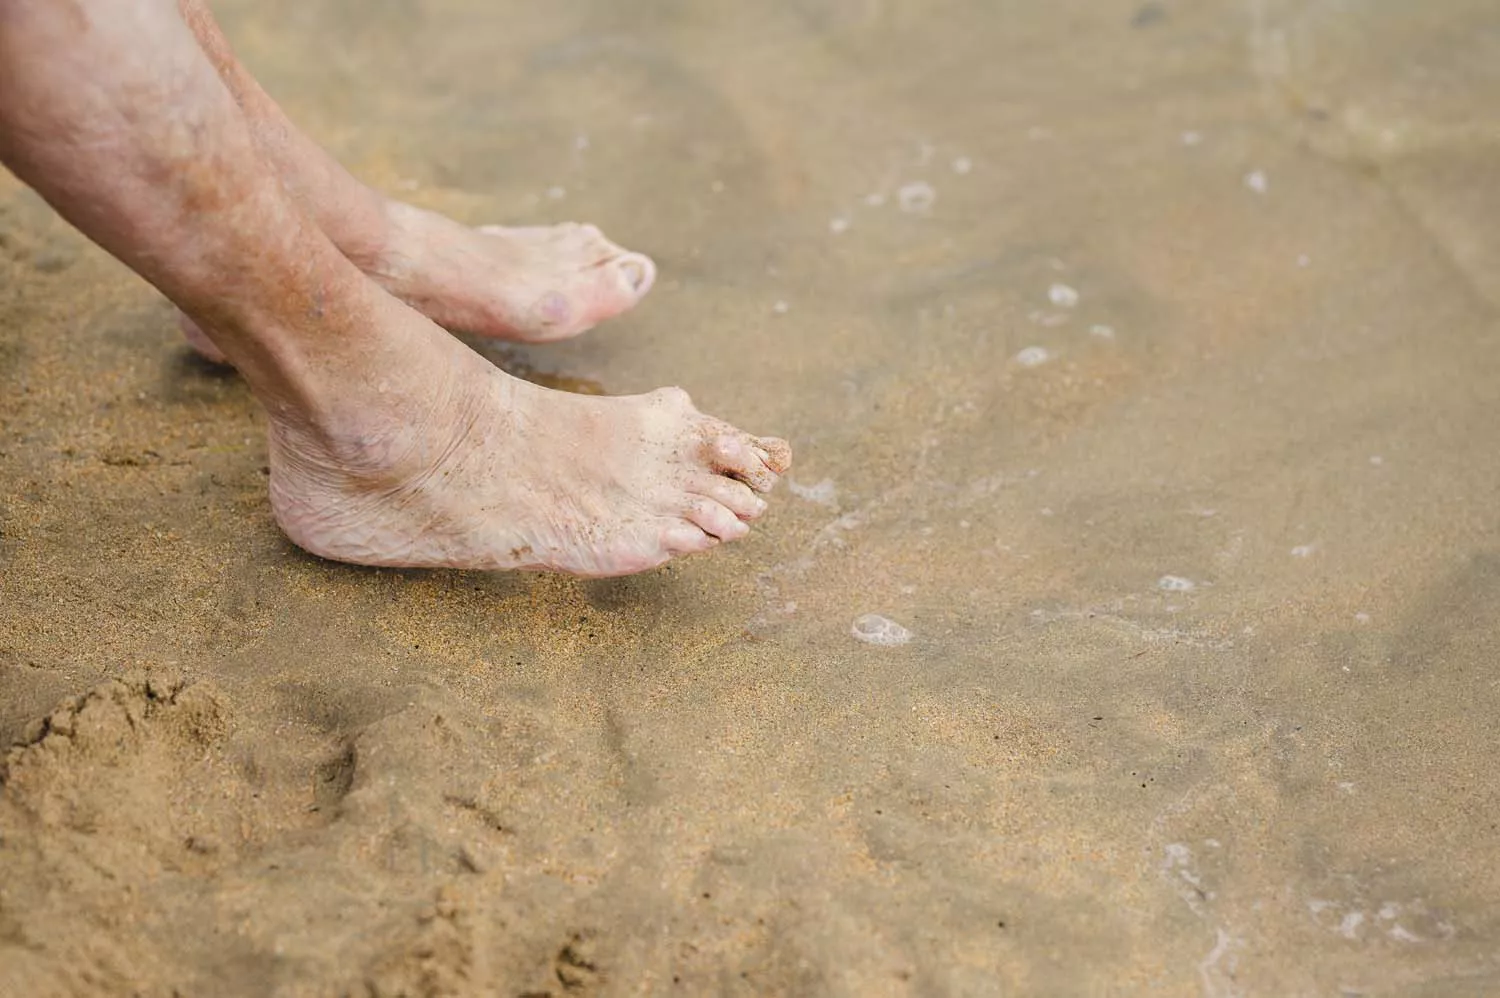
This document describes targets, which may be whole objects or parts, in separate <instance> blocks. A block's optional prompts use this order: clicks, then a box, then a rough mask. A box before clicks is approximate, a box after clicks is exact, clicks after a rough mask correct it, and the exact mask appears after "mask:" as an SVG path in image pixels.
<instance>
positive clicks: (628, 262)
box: [614, 253, 656, 298]
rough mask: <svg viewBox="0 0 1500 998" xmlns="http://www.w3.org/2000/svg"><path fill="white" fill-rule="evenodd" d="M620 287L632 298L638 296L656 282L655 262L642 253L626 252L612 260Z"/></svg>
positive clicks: (643, 293)
mask: <svg viewBox="0 0 1500 998" xmlns="http://www.w3.org/2000/svg"><path fill="white" fill-rule="evenodd" d="M614 271H615V274H616V276H617V279H618V280H619V283H620V287H621V288H623V289H624V290H625V292H626V293H627V294H629V295H630V296H631V297H633V298H640V297H642V296H643V295H645V294H646V292H648V291H650V290H651V286H652V285H654V284H655V283H656V264H655V262H653V261H652V259H651V258H650V257H649V256H647V255H646V254H644V253H626V254H624V255H623V256H621V257H619V258H617V259H616V260H615V261H614Z"/></svg>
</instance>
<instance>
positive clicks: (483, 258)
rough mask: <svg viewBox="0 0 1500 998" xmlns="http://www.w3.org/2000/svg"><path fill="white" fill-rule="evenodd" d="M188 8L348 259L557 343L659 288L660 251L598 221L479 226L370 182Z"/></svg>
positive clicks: (276, 161)
mask: <svg viewBox="0 0 1500 998" xmlns="http://www.w3.org/2000/svg"><path fill="white" fill-rule="evenodd" d="M179 7H180V9H181V11H182V15H183V19H184V20H185V21H186V22H187V24H188V26H189V27H190V28H191V29H192V31H193V33H194V35H195V36H196V37H197V39H198V43H199V45H200V46H201V47H202V48H203V51H204V53H205V54H206V55H207V56H208V57H209V59H210V61H211V62H212V63H213V64H214V67H215V68H216V69H217V70H218V72H219V75H220V77H221V78H222V79H223V80H224V83H225V85H226V86H228V88H229V90H230V92H231V93H232V94H233V95H234V97H235V100H236V101H237V102H238V103H239V105H240V107H241V109H242V110H243V111H244V114H245V117H246V119H247V120H248V121H249V122H250V126H251V130H252V134H253V135H254V137H255V141H256V145H257V146H258V148H259V149H260V151H261V154H262V155H263V156H264V157H265V158H266V159H267V160H268V161H269V162H270V163H271V164H272V166H273V167H274V169H275V170H276V172H277V174H278V175H279V176H280V177H281V179H282V183H283V184H284V186H285V187H286V188H287V190H288V191H289V192H290V193H291V194H292V196H293V197H295V198H297V199H298V201H299V202H300V203H301V204H302V205H303V207H304V208H305V209H306V210H307V212H308V213H309V214H310V215H311V216H312V217H313V219H314V220H315V221H316V222H317V224H318V225H319V226H320V227H321V228H322V229H323V231H324V232H326V233H327V234H328V236H329V238H330V239H332V240H333V242H334V244H335V245H337V246H338V247H339V249H340V250H342V251H343V253H344V255H345V256H347V257H349V259H350V260H352V261H353V262H354V263H355V264H356V265H357V266H358V267H359V268H360V269H361V270H363V271H365V273H367V274H369V275H370V276H372V277H374V278H375V279H376V280H377V281H379V282H380V283H381V284H382V285H383V286H384V287H385V288H386V289H387V290H388V291H390V292H391V293H392V294H394V295H396V296H397V297H398V298H401V299H402V300H403V301H406V302H407V303H409V304H411V305H413V306H414V307H416V308H418V309H419V310H420V311H422V312H423V314H425V315H427V316H429V317H430V318H432V319H434V320H435V321H437V322H438V323H439V324H441V325H444V326H446V327H448V328H450V329H461V330H463V331H466V332H474V333H479V334H481V335H488V336H496V337H500V338H504V339H514V340H525V341H529V342H541V341H547V340H556V339H562V338H565V337H568V336H573V335H576V334H577V333H580V332H583V331H584V330H586V329H588V328H590V327H592V326H593V325H594V324H595V323H597V322H600V321H602V320H603V319H606V318H609V317H610V316H613V315H616V314H618V313H620V312H622V311H625V310H626V309H628V308H630V307H631V306H633V305H634V304H635V303H636V302H637V301H638V300H639V299H640V298H641V297H642V296H643V295H644V294H645V293H646V292H647V291H649V290H650V287H651V284H652V282H653V281H654V279H655V267H654V265H653V264H652V263H651V261H650V259H649V258H647V257H645V256H642V255H641V254H639V253H627V252H626V251H625V250H623V249H621V248H620V247H619V246H616V245H615V244H614V243H611V242H609V241H608V240H607V239H605V238H604V237H603V235H602V234H601V233H600V232H599V230H598V229H595V228H594V227H593V226H585V225H573V224H563V225H558V226H539V227H527V228H504V227H500V226H485V227H483V228H481V229H477V230H476V229H470V228H468V227H467V226H462V225H459V224H458V223H456V222H453V221H451V220H450V219H447V218H444V217H443V216H441V215H437V214H435V213H433V212H428V211H423V210H421V209H418V208H414V207H412V206H410V205H406V204H402V203H400V202H397V201H392V200H389V199H387V198H386V197H384V196H383V195H381V194H378V193H377V192H375V191H373V190H371V189H370V188H369V187H367V186H366V185H364V184H362V183H360V182H359V181H358V180H356V179H355V178H354V177H353V176H352V175H351V174H350V173H349V172H348V171H347V170H345V169H344V168H343V167H342V166H341V165H340V164H339V163H338V161H337V160H335V159H334V158H333V157H332V156H330V155H328V153H327V152H325V151H324V150H323V149H322V148H321V147H319V146H318V144H317V143H315V142H313V141H312V140H311V139H309V138H308V137H307V136H306V135H304V134H303V133H302V132H301V131H299V130H298V129H297V127H296V126H295V125H293V124H292V122H291V121H290V120H289V119H288V118H287V116H286V115H285V113H284V112H283V111H282V110H281V108H280V107H279V106H278V105H277V104H276V102H275V101H274V100H273V99H272V98H271V96H270V95H269V94H267V93H266V92H265V90H264V89H263V88H262V87H261V86H260V84H259V83H258V82H257V81H256V79H255V77H254V76H252V75H251V74H250V72H249V70H247V69H246V68H245V67H244V65H243V64H242V63H240V61H239V60H238V59H237V58H236V57H235V55H234V52H233V50H232V49H231V48H230V46H229V42H228V40H227V39H226V38H225V37H224V34H223V32H222V31H221V30H220V29H219V26H218V24H217V22H215V20H214V18H213V15H212V14H211V13H210V12H209V10H208V7H207V6H206V4H205V3H204V0H179Z"/></svg>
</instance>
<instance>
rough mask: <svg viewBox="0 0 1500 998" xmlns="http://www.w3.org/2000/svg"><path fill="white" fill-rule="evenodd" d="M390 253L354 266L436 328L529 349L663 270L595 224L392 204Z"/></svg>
mask: <svg viewBox="0 0 1500 998" xmlns="http://www.w3.org/2000/svg"><path fill="white" fill-rule="evenodd" d="M387 218H388V234H387V236H386V238H385V240H384V246H383V248H381V249H380V250H378V251H375V252H372V253H370V254H369V255H368V256H364V257H361V258H360V259H356V260H354V262H355V263H356V264H357V265H359V267H360V269H361V270H363V271H365V273H367V274H369V275H370V276H371V277H373V278H375V280H376V281H378V282H379V283H380V285H381V286H382V287H384V288H385V289H386V290H387V291H389V292H390V293H391V294H393V295H395V296H396V297H397V298H400V299H401V300H402V301H405V302H406V303H407V304H409V305H411V306H413V307H414V308H416V309H417V310H418V311H419V312H421V313H422V314H424V315H426V316H427V317H428V318H429V319H432V320H433V321H434V322H436V323H437V324H438V325H440V326H443V327H444V328H446V329H450V330H453V331H455V332H464V333H474V334H476V335H479V336H490V337H494V338H496V339H503V340H513V341H518V342H523V343H549V342H553V341H556V340H562V339H567V338H569V337H572V336H577V335H578V334H579V333H582V332H586V331H587V330H589V329H592V328H593V327H594V326H596V325H598V324H599V323H600V322H603V321H604V320H605V319H610V318H613V317H614V316H616V315H619V314H620V313H622V312H625V311H627V310H628V309H630V308H632V307H633V306H634V305H635V304H636V303H637V302H639V301H640V300H641V299H642V298H643V297H645V295H646V292H648V291H650V290H651V286H652V284H654V283H655V281H656V265H655V264H654V263H652V261H651V258H650V257H648V256H645V255H644V254H641V253H632V252H629V251H627V250H625V249H623V248H621V247H619V246H616V245H615V244H614V243H612V242H610V241H609V240H608V239H606V238H605V237H604V234H603V233H601V232H600V231H599V230H598V229H597V228H595V227H594V226H592V225H579V224H577V223H575V222H563V223H562V224H560V225H544V226H524V227H518V228H506V227H504V226H499V225H485V226H481V227H479V228H477V229H474V228H469V227H468V226H466V225H460V224H459V223H458V222H455V221H453V220H452V219H450V218H446V217H444V216H443V215H439V214H437V213H436V212H431V211H425V210H423V209H421V208H414V207H412V206H411V205H408V204H402V203H401V202H398V201H391V202H388V205H387ZM178 321H179V324H180V326H181V328H182V332H183V335H184V336H185V337H186V338H187V341H188V344H189V345H190V346H192V347H193V349H194V350H196V351H198V353H199V354H201V355H202V356H203V357H204V358H205V359H207V360H209V361H212V362H213V363H216V364H223V363H225V362H226V360H225V357H224V354H223V352H222V351H220V350H219V348H218V347H216V346H214V345H213V342H212V341H211V340H209V338H208V337H207V336H206V335H204V333H203V331H202V330H200V329H199V328H198V327H197V325H196V324H195V323H194V322H193V321H192V320H191V319H189V318H188V317H187V316H185V315H182V316H179V319H178Z"/></svg>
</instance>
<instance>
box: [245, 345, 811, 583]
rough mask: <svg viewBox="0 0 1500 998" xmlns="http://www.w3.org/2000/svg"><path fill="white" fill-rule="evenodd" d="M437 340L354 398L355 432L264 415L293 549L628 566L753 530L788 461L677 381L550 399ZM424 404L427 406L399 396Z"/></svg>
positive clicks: (391, 558)
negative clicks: (630, 392) (648, 388)
mask: <svg viewBox="0 0 1500 998" xmlns="http://www.w3.org/2000/svg"><path fill="white" fill-rule="evenodd" d="M413 318H416V317H413ZM431 333H432V335H431V337H429V339H430V340H431V341H432V342H431V343H430V344H423V345H422V348H423V351H424V352H425V353H426V354H427V357H426V359H425V361H424V360H422V359H419V360H417V361H416V362H415V363H414V364H413V365H412V368H411V371H410V372H407V371H403V370H393V371H391V372H390V375H389V381H385V382H381V383H380V384H378V385H377V386H375V390H374V391H373V392H366V393H365V394H363V395H361V396H359V398H361V399H362V401H360V402H359V406H360V411H358V412H356V413H353V414H351V416H352V419H350V421H349V422H348V423H347V426H348V430H347V431H341V432H334V433H329V432H327V428H326V426H325V427H324V428H323V429H322V430H320V431H318V432H312V431H310V430H309V429H308V428H307V427H305V426H304V425H301V424H299V423H297V422H295V421H293V420H290V419H288V418H287V417H286V416H278V415H277V414H276V411H275V410H272V423H271V450H270V453H271V506H272V509H273V511H274V512H275V515H276V520H277V522H278V523H279V524H280V525H281V527H282V529H283V530H285V531H286V534H287V536H288V537H290V538H291V539H292V540H293V541H294V542H295V543H296V544H297V545H298V546H300V547H302V548H304V549H306V550H308V551H310V552H312V553H314V554H317V555H321V556H323V557H325V558H331V559H334V560H337V561H346V562H353V563H355V564H361V565H382V566H396V567H417V568H466V569H545V570H551V571H557V572H564V573H568V574H571V575H579V576H587V577H602V576H614V575H628V574H630V573H633V572H640V571H644V570H646V569H649V568H654V567H656V566H657V565H660V564H662V563H663V562H665V561H667V560H668V559H669V558H671V557H672V556H674V555H680V554H689V553H693V552H697V551H706V550H708V549H710V548H712V547H714V546H716V545H717V544H719V543H720V542H721V541H731V540H736V539H738V538H740V537H743V536H745V534H747V533H749V530H750V527H749V525H748V524H749V521H751V520H754V519H756V518H757V517H759V516H760V515H761V514H762V513H764V512H765V510H766V503H765V501H764V500H763V499H761V498H760V496H758V495H757V494H756V493H757V492H767V491H769V490H770V489H771V487H772V486H773V485H775V483H776V481H777V478H778V476H779V475H780V473H781V472H783V471H785V470H786V469H787V467H788V466H789V464H790V462H791V449H790V447H789V446H788V445H787V444H786V442H785V441H783V440H777V439H774V438H757V437H752V436H750V435H749V434H746V433H743V432H741V431H739V430H737V429H735V428H734V427H732V426H730V425H729V424H727V423H724V422H722V421H720V420H717V419H713V418H711V417H709V416H705V415H703V414H702V413H700V412H698V411H697V410H696V409H695V408H693V405H692V403H691V402H690V401H689V399H688V396H687V394H686V393H685V392H683V391H682V390H681V389H675V388H667V389H662V390H660V391H656V392H652V393H651V394H649V395H640V396H633V397H625V398H603V397H590V396H581V395H570V394H567V393H563V392H555V391H551V390H549V389H545V388H540V387H538V386H536V385H531V384H528V383H526V382H524V381H520V380H518V379H516V378H512V377H511V376H509V375H507V374H505V373H504V372H502V371H500V370H498V369H496V368H494V367H492V366H491V365H490V364H489V363H487V362H486V361H485V360H484V359H483V358H481V357H480V356H479V355H477V354H475V353H474V352H473V351H471V350H469V349H468V348H467V347H465V346H464V345H463V344H461V343H459V342H458V341H456V340H453V339H451V338H449V337H446V336H442V335H441V333H440V331H438V330H436V329H435V328H432V329H431ZM444 354H446V356H441V359H440V362H439V363H438V364H436V365H434V364H433V363H432V362H431V361H432V356H433V355H444ZM433 370H442V371H444V372H446V377H440V378H438V379H437V381H438V382H439V384H438V385H433V380H434V379H433V378H432V377H431V376H430V372H432V371H433ZM443 381H446V384H445V385H443V384H441V382H443ZM401 382H409V383H406V384H403V383H401ZM419 398H420V399H423V400H424V401H423V403H422V404H421V409H422V411H420V412H413V411H411V406H410V404H409V403H408V404H407V405H405V406H403V404H402V403H400V402H398V401H396V400H399V399H407V400H411V399H419ZM388 399H389V400H391V402H387V401H386V400H388ZM393 402H394V403H395V404H392V403H393Z"/></svg>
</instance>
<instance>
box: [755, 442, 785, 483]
mask: <svg viewBox="0 0 1500 998" xmlns="http://www.w3.org/2000/svg"><path fill="white" fill-rule="evenodd" d="M755 447H756V449H757V450H758V451H759V452H760V458H761V460H762V461H764V462H765V463H766V467H768V468H770V469H771V470H772V471H774V472H776V474H778V475H784V474H786V472H787V469H788V468H790V467H791V466H792V445H791V444H789V443H787V442H786V441H785V440H783V439H781V438H780V437H756V438H755Z"/></svg>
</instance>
